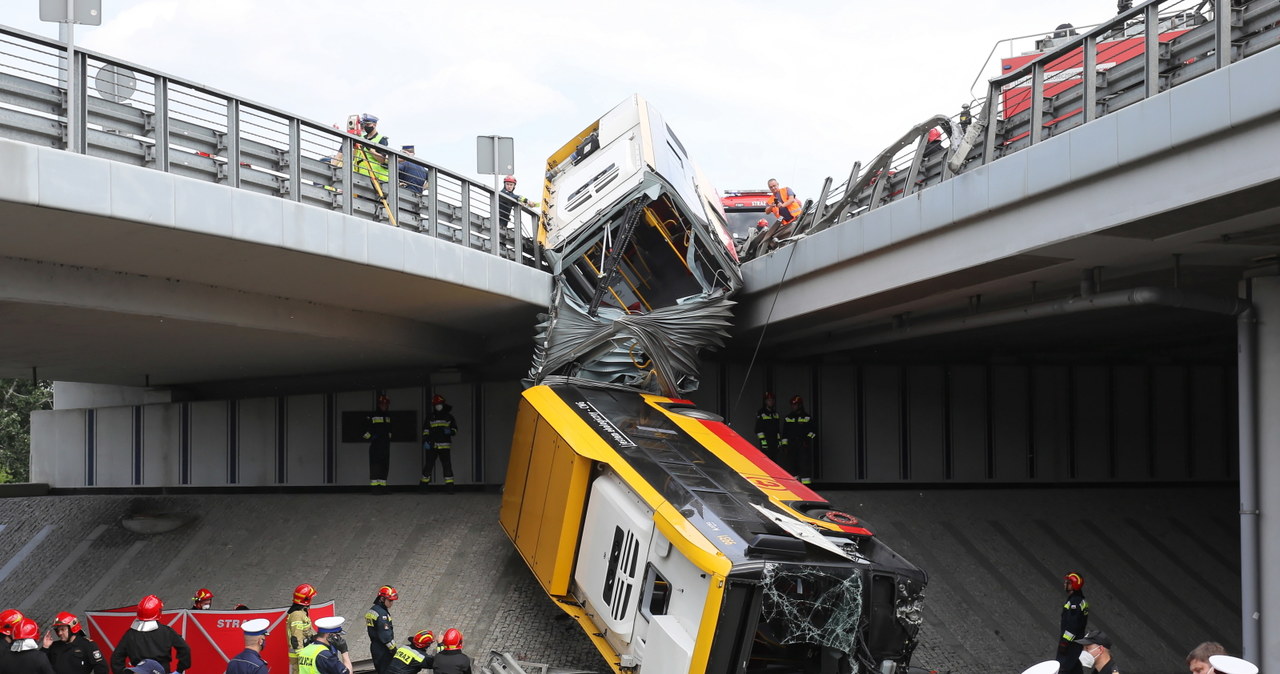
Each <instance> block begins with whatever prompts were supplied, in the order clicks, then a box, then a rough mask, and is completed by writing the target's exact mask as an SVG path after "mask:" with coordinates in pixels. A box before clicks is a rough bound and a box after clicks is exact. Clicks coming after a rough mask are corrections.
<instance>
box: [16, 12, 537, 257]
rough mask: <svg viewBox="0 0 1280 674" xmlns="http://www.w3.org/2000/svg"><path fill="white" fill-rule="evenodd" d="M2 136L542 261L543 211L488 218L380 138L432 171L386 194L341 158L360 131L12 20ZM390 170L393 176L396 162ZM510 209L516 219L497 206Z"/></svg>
mask: <svg viewBox="0 0 1280 674" xmlns="http://www.w3.org/2000/svg"><path fill="white" fill-rule="evenodd" d="M68 61H69V62H70V67H69V68H68ZM68 76H69V80H70V83H71V84H70V86H69V87H68V86H67V84H66V83H67V81H68ZM68 120H70V122H68ZM0 137H6V138H11V139H14V140H19V141H24V142H28V143H33V144H37V145H43V146H46V147H57V148H64V149H68V150H70V151H72V152H78V153H81V154H87V155H91V156H95V157H104V158H107V159H111V160H113V161H119V162H124V163H127V164H132V165H134V166H145V167H151V168H154V169H157V170H160V171H165V172H167V173H174V174H177V175H182V176H186V177H189V178H194V179H197V180H203V181H206V182H213V183H218V184H222V185H227V186H229V187H234V188H238V189H243V190H249V191H252V192H258V193H260V194H269V195H272V196H277V197H280V198H281V199H288V200H290V201H296V202H300V203H304V204H310V205H313V206H318V207H321V208H327V209H331V210H336V211H340V212H342V213H346V214H348V215H352V216H355V217H359V218H363V219H366V220H373V221H376V222H385V223H387V224H388V225H390V224H392V223H393V222H394V223H395V224H396V225H398V226H400V227H402V228H406V229H410V230H414V231H417V232H421V233H422V234H425V235H427V236H433V237H437V238H440V239H446V240H449V241H453V242H455V243H458V244H461V245H464V246H468V247H470V248H474V249H476V250H480V251H484V252H488V253H491V254H495V255H499V256H501V257H503V258H506V259H509V260H514V261H519V262H520V263H522V264H525V265H529V266H537V265H538V264H539V261H538V260H539V259H540V256H538V255H537V254H536V245H535V244H534V232H535V231H536V226H535V225H536V219H537V215H536V214H535V213H534V212H533V211H532V210H530V209H528V208H526V207H524V206H522V205H520V204H515V203H508V202H503V204H501V205H500V206H499V215H500V217H497V218H495V217H493V215H494V213H493V211H494V208H495V206H497V204H496V195H495V193H494V190H493V188H492V187H486V186H484V185H482V184H480V183H477V182H475V181H472V180H470V179H468V178H465V177H463V176H462V175H461V174H459V173H454V172H451V171H448V170H446V169H443V168H441V167H439V166H436V165H434V164H431V163H429V162H424V161H422V160H420V159H416V158H414V157H411V156H409V155H406V154H403V153H401V152H399V151H397V150H395V149H392V148H388V147H383V146H376V149H377V151H378V152H379V153H382V154H384V155H386V156H387V161H388V163H389V164H392V165H393V166H394V164H393V162H409V163H412V164H416V165H418V166H420V167H422V168H423V169H425V171H426V178H427V179H426V183H425V186H424V188H423V189H422V190H421V192H419V191H418V190H416V189H413V187H412V186H410V185H408V184H405V183H403V182H401V181H399V180H389V181H387V182H386V183H383V186H382V189H383V191H384V193H385V194H384V195H382V196H380V195H379V194H378V193H377V191H376V189H375V187H374V185H373V183H372V181H371V179H370V178H369V177H368V176H367V175H364V174H362V172H361V171H360V167H358V166H353V163H354V162H351V161H344V158H351V157H355V156H356V155H355V152H354V151H355V150H356V149H357V148H359V147H361V146H364V145H365V144H364V143H363V142H361V139H360V138H361V137H360V136H358V135H354V134H352V133H347V132H346V131H345V130H344V129H337V128H335V127H333V126H332V125H328V124H321V123H318V122H313V121H309V120H306V119H302V118H299V117H295V116H293V115H290V114H288V113H285V112H282V111H280V110H277V109H274V108H271V107H269V106H265V105H261V104H259V103H254V102H252V101H248V100H244V99H241V98H238V97H236V96H233V95H231V94H227V93H225V92H221V91H218V90H216V89H212V88H209V87H206V86H203V85H200V84H195V83H192V82H185V81H182V80H179V79H177V78H174V77H170V76H168V75H165V74H162V73H159V72H155V71H151V70H147V69H145V68H142V67H140V66H137V65H134V64H131V63H128V62H125V61H120V60H117V59H113V58H110V57H108V56H105V55H102V54H97V53H94V52H90V51H84V50H81V49H75V50H74V51H73V52H72V56H71V58H70V59H68V57H67V46H66V45H65V44H64V43H61V42H58V41H56V40H50V39H47V38H43V37H40V36H38V35H33V34H31V33H27V32H24V31H19V30H16V29H12V28H8V27H5V26H0ZM391 172H392V175H393V176H394V175H395V174H396V171H395V169H394V168H392V171H391ZM383 197H385V201H386V206H384V203H383ZM388 207H389V209H388ZM508 207H510V209H511V210H510V216H509V218H508V217H507V216H506V215H505V214H503V213H502V211H503V210H506V209H507V208H508ZM388 210H389V211H390V212H388ZM508 219H509V220H510V222H504V221H505V220H508ZM495 241H497V242H498V246H497V247H496V249H495V246H494V242H495Z"/></svg>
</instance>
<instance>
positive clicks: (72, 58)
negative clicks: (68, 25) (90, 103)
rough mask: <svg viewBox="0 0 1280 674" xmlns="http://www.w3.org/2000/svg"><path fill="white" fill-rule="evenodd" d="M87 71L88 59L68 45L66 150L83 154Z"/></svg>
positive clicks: (85, 125) (85, 129)
mask: <svg viewBox="0 0 1280 674" xmlns="http://www.w3.org/2000/svg"><path fill="white" fill-rule="evenodd" d="M87 71H88V59H87V58H86V57H85V55H84V53H82V52H80V51H77V50H76V48H75V46H74V45H68V51H67V134H66V142H67V150H69V151H71V152H76V153H79V154H84V153H85V152H86V150H87V149H88V145H89V144H88V142H87V139H86V136H87V135H88V134H87V131H88V122H87V120H88V116H87V115H86V114H85V112H86V111H85V104H86V103H87V101H86V100H85V91H86V89H85V76H86V74H87Z"/></svg>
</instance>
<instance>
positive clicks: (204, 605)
mask: <svg viewBox="0 0 1280 674" xmlns="http://www.w3.org/2000/svg"><path fill="white" fill-rule="evenodd" d="M212 605H213V592H212V591H211V590H209V588H207V587H202V588H200V589H199V590H196V596H194V597H192V598H191V610H192V611H208V610H209V607H210V606H212Z"/></svg>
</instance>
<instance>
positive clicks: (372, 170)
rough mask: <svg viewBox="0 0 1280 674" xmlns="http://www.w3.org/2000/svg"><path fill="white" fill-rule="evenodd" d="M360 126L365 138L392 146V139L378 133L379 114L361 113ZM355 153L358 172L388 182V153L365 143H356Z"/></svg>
mask: <svg viewBox="0 0 1280 674" xmlns="http://www.w3.org/2000/svg"><path fill="white" fill-rule="evenodd" d="M360 128H361V129H362V130H363V131H364V138H365V140H367V141H369V142H370V143H373V144H376V145H383V146H390V144H391V139H389V138H387V137H386V136H384V135H382V134H380V133H378V117H377V115H371V114H369V113H367V112H366V113H364V114H362V115H360ZM354 154H355V165H354V166H353V167H352V168H353V169H354V170H355V172H356V173H360V174H363V175H366V176H369V177H370V178H376V179H377V180H378V182H383V183H385V182H387V178H389V177H390V175H391V172H390V171H388V170H387V156H386V155H384V154H382V153H381V152H378V151H377V150H374V149H373V148H372V147H370V146H367V145H363V144H357V145H356V148H355V153H354Z"/></svg>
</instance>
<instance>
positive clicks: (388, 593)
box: [378, 585, 400, 601]
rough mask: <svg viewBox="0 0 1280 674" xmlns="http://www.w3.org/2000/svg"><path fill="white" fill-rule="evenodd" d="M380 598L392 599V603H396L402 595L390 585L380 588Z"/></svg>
mask: <svg viewBox="0 0 1280 674" xmlns="http://www.w3.org/2000/svg"><path fill="white" fill-rule="evenodd" d="M378 596H379V597H381V598H383V599H390V600H391V601H395V600H397V599H399V598H400V593H399V592H396V589H395V588H394V587H391V586H390V585H383V586H382V587H380V588H378Z"/></svg>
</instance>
